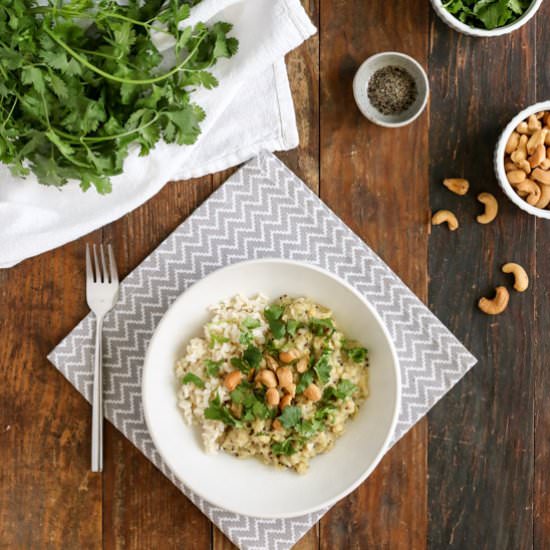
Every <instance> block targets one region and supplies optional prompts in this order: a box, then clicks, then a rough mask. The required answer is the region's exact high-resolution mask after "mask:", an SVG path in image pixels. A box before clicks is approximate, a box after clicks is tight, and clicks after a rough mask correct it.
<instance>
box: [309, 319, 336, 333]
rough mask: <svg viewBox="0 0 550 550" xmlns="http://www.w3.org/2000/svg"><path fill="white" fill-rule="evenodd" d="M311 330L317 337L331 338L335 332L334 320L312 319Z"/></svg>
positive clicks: (310, 322)
mask: <svg viewBox="0 0 550 550" xmlns="http://www.w3.org/2000/svg"><path fill="white" fill-rule="evenodd" d="M309 329H310V330H311V332H313V334H315V336H331V335H332V333H333V332H334V323H333V322H332V319H311V320H310V321H309Z"/></svg>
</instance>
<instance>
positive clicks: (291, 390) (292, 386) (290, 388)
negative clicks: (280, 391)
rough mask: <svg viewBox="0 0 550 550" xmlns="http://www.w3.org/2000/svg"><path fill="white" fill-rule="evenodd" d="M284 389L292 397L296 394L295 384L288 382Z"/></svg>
mask: <svg viewBox="0 0 550 550" xmlns="http://www.w3.org/2000/svg"><path fill="white" fill-rule="evenodd" d="M285 391H286V392H287V393H288V394H289V395H292V397H294V396H295V395H296V384H289V385H288V386H286V388H285Z"/></svg>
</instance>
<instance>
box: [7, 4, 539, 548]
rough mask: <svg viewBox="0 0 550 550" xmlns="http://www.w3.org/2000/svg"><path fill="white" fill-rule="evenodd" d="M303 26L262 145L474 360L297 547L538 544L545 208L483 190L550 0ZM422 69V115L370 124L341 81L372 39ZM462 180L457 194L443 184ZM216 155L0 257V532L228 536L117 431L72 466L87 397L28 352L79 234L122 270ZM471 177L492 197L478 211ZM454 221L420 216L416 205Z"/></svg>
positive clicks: (41, 544)
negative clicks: (505, 14) (294, 139)
mask: <svg viewBox="0 0 550 550" xmlns="http://www.w3.org/2000/svg"><path fill="white" fill-rule="evenodd" d="M304 4H305V6H306V8H307V9H308V11H309V13H310V15H311V17H312V19H313V20H314V21H315V22H316V23H317V25H318V27H319V34H318V35H317V36H316V37H315V38H312V39H311V40H309V41H308V42H307V43H306V44H305V45H303V46H302V47H301V48H300V49H299V50H297V51H296V52H293V53H292V54H291V55H289V57H288V67H289V70H290V75H291V81H292V87H293V92H294V99H295V103H296V110H297V116H298V123H299V129H300V136H301V145H300V147H299V148H298V149H297V150H295V151H291V152H288V153H284V154H280V157H281V158H282V159H283V160H284V161H285V162H286V163H287V164H288V165H289V166H290V168H291V169H293V170H294V171H295V172H296V173H297V174H298V175H299V176H301V177H302V178H303V179H304V180H305V181H306V182H307V183H308V185H309V186H310V187H311V188H312V189H313V190H315V191H316V192H318V193H319V194H320V196H321V198H322V199H323V200H324V201H325V202H326V203H327V204H328V205H329V206H330V207H331V208H332V209H333V210H335V212H336V213H337V214H338V215H339V216H341V217H342V219H343V220H344V221H345V222H346V223H348V224H349V225H350V226H351V227H352V229H353V230H355V231H356V232H357V233H358V234H359V235H360V236H361V237H362V238H363V239H365V241H366V242H367V243H369V244H370V246H371V247H373V248H374V250H376V251H377V252H378V253H379V254H380V255H381V256H382V258H384V259H385V260H386V262H387V263H388V264H389V265H390V266H391V267H392V268H393V269H394V270H395V271H396V272H397V273H398V274H399V276H400V277H402V279H403V280H404V281H405V282H406V283H407V284H408V285H409V286H410V287H411V288H412V289H413V290H414V291H415V292H416V293H417V294H418V295H419V296H420V298H421V299H422V300H424V301H425V302H426V303H427V304H429V306H430V307H431V308H432V309H433V311H435V313H436V314H437V315H438V316H439V317H440V318H441V319H442V321H443V322H444V323H446V324H447V325H448V326H449V327H450V328H451V330H453V331H454V332H455V333H456V334H457V335H458V337H459V338H460V339H461V340H462V341H463V342H464V343H465V344H466V345H467V346H468V347H469V349H470V350H471V351H472V352H473V353H474V354H476V356H477V357H478V358H479V364H478V365H477V366H476V367H475V368H474V369H473V371H471V372H470V373H469V374H468V375H467V376H466V377H465V378H464V380H463V381H461V382H460V383H459V384H458V386H457V387H456V388H455V389H454V390H453V391H452V392H451V393H450V394H449V395H448V396H447V397H445V398H444V399H443V401H441V402H440V403H439V404H438V405H437V406H436V407H435V408H434V409H433V411H432V412H431V413H430V414H429V416H428V418H427V419H424V420H422V421H421V422H419V423H418V424H417V425H416V426H415V427H414V429H412V430H411V431H410V432H409V433H408V434H407V436H406V437H404V438H403V440H402V441H400V442H399V444H398V445H396V447H395V448H394V449H393V450H392V451H391V452H390V453H388V455H387V456H386V457H385V459H384V460H383V462H382V463H381V465H380V466H379V467H378V468H377V470H376V471H375V473H374V474H373V475H371V476H370V478H369V479H368V480H367V481H366V482H365V483H364V484H363V485H362V486H361V487H360V488H359V489H358V490H357V491H355V492H354V493H353V494H352V495H351V496H349V497H348V498H346V499H345V500H344V501H342V502H340V503H339V504H338V505H336V506H335V507H334V508H333V509H332V510H331V511H330V513H328V514H327V515H326V516H325V517H324V518H323V520H322V521H321V522H320V524H319V525H317V526H315V527H314V528H313V529H312V530H311V531H310V532H309V533H308V534H307V535H306V536H305V537H304V538H303V539H302V541H301V542H300V543H299V544H298V545H297V548H299V549H302V550H305V549H308V550H309V549H313V548H322V549H326V550H332V549H353V548H361V549H362V548H373V549H374V548H383V549H391V550H396V549H405V550H409V549H414V550H416V549H423V548H428V547H429V548H432V549H442V548H457V549H476V550H477V549H482V548H487V549H491V550H492V549H499V550H503V549H508V548H509V549H513V550H517V549H523V548H536V549H541V550H542V549H543V548H549V547H550V506H549V498H550V406H549V401H548V397H547V395H548V394H549V393H550V359H549V357H550V338H549V337H548V329H549V328H550V307H549V298H550V297H549V292H548V289H549V288H550V255H549V254H548V252H547V247H548V244H547V243H546V242H545V238H547V237H548V235H549V227H550V224H549V223H548V222H543V221H538V220H536V219H535V218H534V217H530V216H528V215H527V214H523V213H522V212H520V211H519V210H518V209H517V208H516V207H515V206H513V205H512V204H511V203H510V202H508V201H507V200H506V199H505V198H504V196H503V195H502V193H500V191H499V190H498V188H497V183H496V181H495V177H494V175H493V171H492V167H491V155H492V151H493V147H494V144H495V141H496V139H497V137H498V135H499V131H500V130H501V129H502V128H503V126H504V125H505V123H507V122H508V120H509V119H510V118H511V117H512V116H513V115H515V114H516V113H517V112H518V111H519V110H520V109H521V108H523V107H525V106H527V105H529V104H531V103H534V102H535V101H536V100H542V99H548V98H549V96H550V71H549V70H548V68H549V60H550V38H549V37H548V33H547V30H546V29H547V21H548V19H549V18H550V2H545V3H544V5H543V7H542V8H541V11H540V12H539V14H538V16H537V18H536V19H535V20H534V21H533V22H531V23H530V24H528V25H527V26H526V27H524V28H523V29H521V30H519V31H517V32H515V33H514V34H512V35H508V36H507V37H503V38H498V39H491V40H479V39H470V38H467V37H465V36H463V35H460V34H457V33H455V32H453V31H451V30H450V29H449V28H447V27H446V26H444V25H443V24H442V23H441V22H440V21H439V20H438V19H437V18H436V17H435V15H434V13H433V12H432V11H431V9H430V7H429V2H428V0H388V1H380V0H378V1H372V0H371V1H365V0H346V1H343V0H304ZM389 49H391V50H399V51H403V52H406V53H408V54H411V55H413V56H414V57H415V58H416V59H418V60H419V61H420V62H421V63H422V64H423V65H424V66H425V67H427V68H428V69H429V74H430V80H431V87H432V96H431V105H430V108H429V111H427V112H426V113H424V115H423V116H422V117H421V118H420V119H419V120H417V121H416V122H415V123H414V124H412V125H410V126H408V127H406V128H403V129H400V130H385V129H382V128H378V127H375V126H373V125H371V124H369V123H368V122H367V121H366V120H365V119H364V118H363V117H362V116H361V115H360V114H359V112H358V110H357V109H356V107H355V105H354V102H353V97H352V89H351V83H352V78H353V75H354V73H355V71H356V69H357V67H358V66H359V65H360V64H361V62H362V61H363V60H364V59H365V58H366V57H367V56H369V55H371V54H373V53H376V52H378V51H383V50H389ZM446 176H465V177H467V178H469V179H470V181H471V184H472V191H471V192H470V194H469V195H468V196H466V197H463V198H460V197H456V196H454V195H452V194H450V193H449V192H448V191H446V190H445V189H444V188H443V187H442V185H441V180H442V178H443V177H446ZM226 177H227V173H224V174H216V175H214V176H211V177H205V178H202V179H200V180H196V181H185V182H176V183H170V184H169V185H167V186H166V187H165V188H164V189H163V190H162V191H161V192H160V193H159V194H158V195H157V196H156V197H154V198H153V199H152V200H150V201H149V202H148V203H147V204H145V205H144V206H142V207H141V208H139V209H137V210H136V211H135V212H132V213H131V214H129V215H127V216H125V217H124V218H123V219H121V220H119V221H117V222H115V223H113V224H111V225H109V226H107V227H104V228H103V229H101V230H98V231H96V232H95V233H94V234H93V235H91V236H89V237H86V239H80V240H79V241H76V242H74V243H70V244H68V245H66V246H64V247H62V248H59V249H57V250H54V251H53V252H49V253H46V254H42V255H41V256H39V257H37V258H33V259H30V260H27V261H25V262H23V263H22V264H20V265H18V266H16V267H14V268H13V269H10V270H5V271H2V272H0V304H1V305H0V376H1V378H0V380H1V382H0V484H1V490H0V548H9V549H10V550H11V549H19V548H21V549H35V548H36V549H39V548H40V549H42V548H63V549H69V550H72V549H80V548H105V549H113V548H136V549H156V548H161V549H162V550H165V549H169V548H183V549H187V548H193V549H210V548H214V549H216V550H221V549H227V548H231V544H230V543H229V542H228V541H227V540H226V539H225V538H224V536H223V535H222V534H221V533H220V532H219V531H218V530H217V529H216V528H214V527H213V526H212V525H211V523H210V522H209V521H208V520H207V519H206V517H205V516H203V515H202V514H201V513H200V512H199V510H198V509H196V508H195V507H194V506H193V505H192V504H191V503H190V502H189V501H188V500H187V499H186V498H185V497H184V496H183V495H182V494H181V493H180V492H179V491H178V490H177V489H176V488H175V487H174V486H173V485H172V484H171V483H170V482H169V481H168V480H167V479H165V478H164V476H163V475H162V474H161V473H160V472H158V471H157V470H156V469H155V468H154V466H152V464H151V463H150V462H149V461H147V460H146V459H145V458H144V457H143V456H142V455H141V454H140V452H139V451H138V450H137V449H135V448H134V447H133V446H132V445H131V444H130V443H129V442H128V441H127V440H126V439H125V438H124V437H123V436H122V435H121V434H120V433H119V432H118V431H117V430H115V429H114V428H113V427H112V426H111V425H107V426H106V434H105V436H106V449H105V452H106V461H105V472H104V474H103V475H102V476H100V475H96V474H91V473H90V472H89V442H90V418H91V417H90V407H89V405H88V404H87V403H86V402H85V401H84V399H83V398H82V397H81V396H80V395H79V394H78V393H77V392H76V391H75V390H74V389H73V388H72V387H71V386H70V385H69V383H68V382H66V381H65V380H64V379H63V377H62V376H61V375H60V374H59V373H58V372H57V371H56V370H55V369H54V368H53V367H52V366H51V365H50V364H49V363H48V361H47V360H46V354H47V353H48V352H49V351H50V350H51V349H52V348H53V347H54V346H55V345H56V344H57V343H58V342H59V340H60V339H61V338H63V337H64V336H65V335H66V334H67V333H68V332H69V330H70V329H71V328H72V327H73V326H74V325H75V324H76V323H77V322H78V321H79V320H80V319H81V318H82V317H83V316H84V315H85V314H86V312H87V307H86V302H85V297H84V277H83V267H84V241H85V240H86V241H91V240H93V241H96V242H99V241H103V242H113V243H115V246H116V251H117V260H118V263H119V267H120V271H121V272H122V274H123V275H126V274H127V273H128V272H129V271H130V270H131V269H133V268H134V267H135V266H136V265H137V264H138V263H139V262H140V261H141V260H142V259H143V258H145V257H146V256H147V255H148V254H149V253H150V252H151V250H153V249H154V248H155V247H156V246H157V244H158V243H160V241H161V240H162V239H163V238H164V237H166V236H167V235H168V234H169V233H170V232H171V231H172V230H173V229H174V228H175V227H176V226H177V225H178V224H179V223H180V222H181V221H182V220H184V219H185V218H186V216H188V215H189V214H190V213H191V212H192V211H193V209H194V208H196V207H197V206H198V205H199V204H200V203H201V202H202V201H204V199H206V198H207V197H208V195H209V194H210V193H211V192H212V190H213V189H214V188H215V187H217V186H218V185H220V184H221V183H222V182H223V181H224V179H225V178H226ZM481 190H486V191H490V192H492V193H494V194H495V195H496V196H497V197H498V199H499V202H500V206H501V213H500V216H499V217H498V218H497V220H496V221H495V222H494V223H493V224H491V225H490V226H487V227H482V226H480V225H478V224H477V223H476V222H475V220H474V218H475V215H476V214H477V213H479V211H481V205H479V204H478V203H477V202H476V200H475V196H476V194H477V193H478V192H479V191H481ZM442 207H446V208H450V209H452V210H454V211H455V212H456V213H457V215H458V217H459V219H460V221H461V227H460V228H459V230H458V231H457V232H455V233H451V232H449V231H447V230H446V229H445V228H443V227H437V228H434V230H433V231H432V232H431V234H430V226H429V218H430V212H431V211H432V210H433V209H437V208H442ZM512 260H514V261H517V262H520V263H521V264H522V265H524V266H525V267H526V268H527V270H528V271H529V273H530V275H531V287H530V289H529V290H528V292H526V293H525V294H523V295H519V294H513V295H512V297H511V303H510V306H509V308H508V310H507V311H506V312H505V313H504V314H503V315H502V316H500V317H496V318H490V317H487V316H484V315H482V314H481V313H480V312H479V311H478V310H477V309H476V307H475V303H476V300H477V298H478V297H479V296H480V295H483V294H485V293H489V292H490V290H491V289H492V288H493V287H494V286H496V285H497V284H501V283H509V282H510V281H509V279H507V278H505V276H504V275H503V274H501V273H500V266H501V264H502V263H504V262H506V261H512Z"/></svg>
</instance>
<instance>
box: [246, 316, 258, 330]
mask: <svg viewBox="0 0 550 550" xmlns="http://www.w3.org/2000/svg"><path fill="white" fill-rule="evenodd" d="M242 324H243V327H245V328H247V329H249V330H253V329H255V328H258V327H259V326H260V325H261V323H260V320H259V319H254V317H247V318H246V319H245V320H244V321H243V323H242Z"/></svg>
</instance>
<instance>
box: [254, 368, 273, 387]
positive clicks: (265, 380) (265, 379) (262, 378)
mask: <svg viewBox="0 0 550 550" xmlns="http://www.w3.org/2000/svg"><path fill="white" fill-rule="evenodd" d="M255 380H256V382H260V383H261V384H263V385H264V386H265V387H266V388H276V387H277V379H276V378H275V373H274V372H273V371H270V370H267V369H262V370H261V371H260V372H258V374H257V375H256V378H255Z"/></svg>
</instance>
